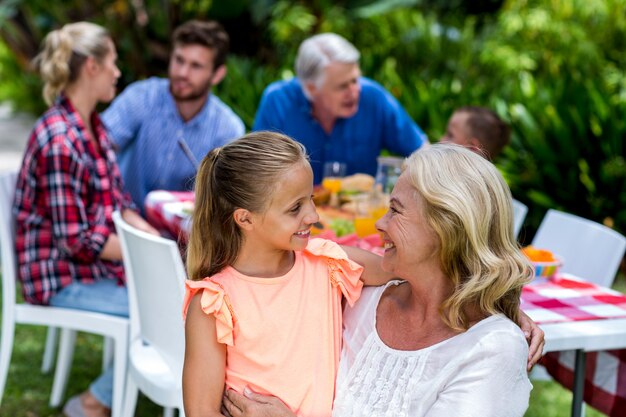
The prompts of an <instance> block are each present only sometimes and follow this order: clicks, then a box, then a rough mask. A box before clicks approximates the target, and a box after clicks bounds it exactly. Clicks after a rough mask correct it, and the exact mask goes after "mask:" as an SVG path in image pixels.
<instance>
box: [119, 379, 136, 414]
mask: <svg viewBox="0 0 626 417" xmlns="http://www.w3.org/2000/svg"><path fill="white" fill-rule="evenodd" d="M138 394H139V389H138V388H137V384H135V381H133V378H132V377H131V375H130V372H126V389H125V390H124V406H123V412H122V416H124V417H130V416H134V415H135V408H136V407H137V396H138Z"/></svg>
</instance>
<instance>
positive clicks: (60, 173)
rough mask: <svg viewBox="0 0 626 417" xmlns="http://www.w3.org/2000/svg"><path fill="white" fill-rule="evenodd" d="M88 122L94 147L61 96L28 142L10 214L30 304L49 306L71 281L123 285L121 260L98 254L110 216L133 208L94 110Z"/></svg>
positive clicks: (111, 226) (108, 229) (110, 227)
mask: <svg viewBox="0 0 626 417" xmlns="http://www.w3.org/2000/svg"><path fill="white" fill-rule="evenodd" d="M91 123H92V126H93V129H94V131H95V134H96V141H97V142H98V145H99V146H95V145H94V143H93V142H92V141H91V140H90V137H91V135H90V134H89V133H88V131H87V129H86V127H85V125H84V123H83V122H82V120H81V118H80V116H79V114H78V112H77V111H76V110H75V109H74V107H73V106H72V104H71V103H70V101H69V100H68V99H67V98H65V97H60V98H58V99H57V101H56V102H55V104H54V105H53V106H52V107H50V109H48V111H46V113H44V115H43V116H42V117H41V118H40V119H39V120H38V121H37V123H36V124H35V127H34V128H33V132H32V133H31V136H30V138H29V140H28V146H27V147H26V151H25V154H24V160H23V163H22V168H21V171H20V174H19V176H18V180H17V186H16V192H15V201H14V207H13V210H14V214H15V215H16V239H15V242H16V251H17V258H18V267H19V268H18V275H19V279H20V280H21V282H22V291H23V293H24V299H25V300H26V301H27V302H29V303H33V304H48V302H49V300H50V297H52V296H53V295H55V294H56V293H57V292H58V291H59V290H61V289H62V288H63V287H65V286H67V285H69V284H71V283H72V282H74V281H80V282H93V281H94V280H100V279H117V280H118V281H119V282H120V283H123V282H124V270H123V266H122V263H121V262H113V261H106V260H102V259H100V257H99V255H100V252H101V251H102V248H103V247H104V244H105V242H106V241H107V238H108V237H109V234H111V233H114V232H115V227H114V224H113V220H112V218H111V215H112V213H113V211H114V210H116V209H119V210H123V209H125V208H130V207H131V206H132V203H131V200H130V196H129V195H128V194H126V193H124V191H123V183H122V179H121V176H120V172H119V169H118V167H117V162H116V160H115V152H114V150H113V148H112V146H111V142H110V140H109V138H108V136H107V132H106V130H105V128H104V126H103V125H102V123H101V121H100V118H99V116H98V115H97V114H96V113H95V112H94V113H92V115H91ZM98 148H99V149H98Z"/></svg>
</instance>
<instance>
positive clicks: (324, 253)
mask: <svg viewBox="0 0 626 417" xmlns="http://www.w3.org/2000/svg"><path fill="white" fill-rule="evenodd" d="M306 252H308V253H310V254H312V255H315V256H321V257H324V258H326V260H327V263H328V276H329V278H330V281H331V283H332V285H333V286H335V287H337V286H338V287H339V288H340V289H341V292H342V293H343V296H344V297H346V301H347V302H348V304H349V305H350V306H353V305H354V303H355V302H356V300H358V299H359V297H360V296H361V290H362V289H363V281H361V274H362V273H363V267H362V266H361V265H359V264H357V263H356V262H354V261H352V260H350V259H349V258H348V255H347V254H346V252H345V251H344V250H343V249H341V247H340V246H339V245H338V244H337V243H335V242H333V241H331V240H326V239H311V240H310V241H309V244H308V246H307V247H306Z"/></svg>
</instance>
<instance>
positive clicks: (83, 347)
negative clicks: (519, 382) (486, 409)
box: [0, 275, 626, 417]
mask: <svg viewBox="0 0 626 417" xmlns="http://www.w3.org/2000/svg"><path fill="white" fill-rule="evenodd" d="M614 288H615V289H617V290H619V291H621V292H626V279H625V277H624V276H623V275H620V276H618V278H617V280H616V282H615V285H614ZM45 338H46V329H45V328H44V327H37V326H18V327H17V331H16V335H15V344H14V349H13V357H12V359H11V368H10V370H9V376H8V379H7V386H6V389H5V393H4V398H3V400H2V407H0V416H3V417H4V416H6V417H9V416H10V417H62V416H63V413H62V412H61V410H60V409H56V408H50V407H49V406H48V400H49V398H50V390H51V389H52V374H50V375H42V374H41V371H40V367H41V358H42V355H43V345H44V342H45ZM101 358H102V338H100V337H97V336H93V335H88V334H79V336H78V339H77V342H76V351H75V352H74V364H73V367H72V372H71V374H70V379H69V382H68V386H67V391H66V398H69V397H70V396H72V395H74V394H77V393H80V392H82V391H83V390H84V389H85V388H86V387H87V386H88V385H89V383H90V382H91V381H92V380H93V379H95V378H96V377H97V376H98V375H99V373H100V367H101ZM533 386H534V388H533V390H532V392H531V396H530V408H529V409H528V412H527V413H526V417H568V416H569V415H570V407H571V401H572V393H571V392H570V391H569V390H566V389H564V388H562V387H561V386H560V385H559V384H557V383H555V382H552V381H533ZM162 414H163V409H162V408H161V407H159V406H157V405H155V404H154V403H152V402H151V401H150V400H148V399H147V398H145V397H143V396H141V395H140V397H139V401H138V403H137V411H136V414H135V416H136V417H156V416H161V415H162ZM586 415H587V417H602V416H604V414H602V413H600V412H597V411H596V410H594V409H592V408H590V407H587V412H586Z"/></svg>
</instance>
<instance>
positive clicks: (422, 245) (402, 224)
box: [376, 171, 439, 278]
mask: <svg viewBox="0 0 626 417" xmlns="http://www.w3.org/2000/svg"><path fill="white" fill-rule="evenodd" d="M424 211H425V201H424V199H423V197H422V196H421V195H420V194H419V193H418V192H417V190H416V189H415V188H414V187H413V185H412V184H411V181H410V178H409V175H408V173H407V172H406V171H405V172H404V173H403V174H402V175H401V176H400V178H399V179H398V182H397V183H396V185H395V187H394V189H393V192H392V193H391V199H390V203H389V211H388V212H387V214H386V215H385V216H384V217H383V218H381V219H380V220H379V221H378V222H377V223H376V227H377V228H378V230H379V231H380V232H382V234H383V241H384V244H385V256H384V258H383V263H382V267H383V269H384V270H385V271H387V272H392V273H394V275H395V276H397V277H399V278H406V277H410V276H411V275H412V273H413V272H414V271H416V268H419V267H420V266H424V265H426V264H430V265H433V263H437V262H438V259H437V257H436V256H435V255H436V253H437V250H438V248H439V238H438V236H437V234H436V233H435V231H434V230H433V229H432V227H430V225H429V224H428V222H427V220H426V217H425V216H424Z"/></svg>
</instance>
